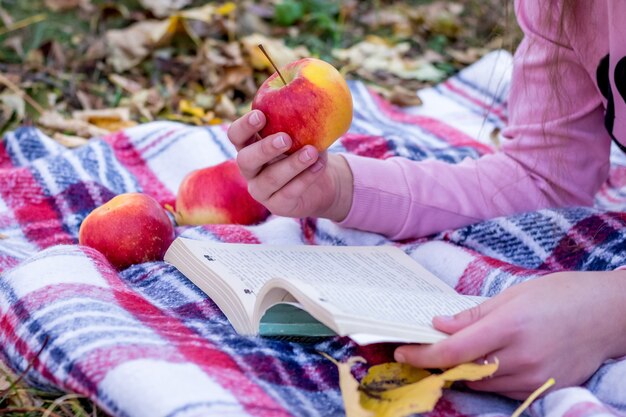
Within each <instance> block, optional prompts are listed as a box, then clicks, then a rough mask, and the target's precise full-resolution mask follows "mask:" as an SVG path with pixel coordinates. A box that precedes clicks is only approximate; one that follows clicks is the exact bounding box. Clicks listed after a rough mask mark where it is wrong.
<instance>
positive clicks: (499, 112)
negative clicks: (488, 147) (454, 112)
mask: <svg viewBox="0 0 626 417" xmlns="http://www.w3.org/2000/svg"><path fill="white" fill-rule="evenodd" d="M443 85H444V86H445V87H446V88H447V89H448V90H450V91H452V92H453V93H456V94H457V95H459V96H461V97H463V98H464V99H466V100H467V101H469V102H471V103H474V104H476V105H477V106H478V107H480V108H482V109H484V110H485V116H487V115H488V114H494V115H496V116H498V117H499V118H500V120H502V121H503V122H506V121H507V116H506V113H505V112H504V110H503V109H502V107H500V106H497V105H495V104H494V105H492V104H488V103H485V102H484V101H482V100H479V99H477V98H475V97H472V96H471V95H469V94H468V93H467V91H465V90H464V89H463V88H460V87H457V86H455V85H454V83H453V82H452V81H451V79H448V80H447V81H445V82H444V83H443Z"/></svg>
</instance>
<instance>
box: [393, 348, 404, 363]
mask: <svg viewBox="0 0 626 417" xmlns="http://www.w3.org/2000/svg"><path fill="white" fill-rule="evenodd" d="M393 358H394V359H395V360H396V362H400V363H404V362H406V359H405V358H404V355H403V354H402V353H400V352H398V351H395V352H394V354H393Z"/></svg>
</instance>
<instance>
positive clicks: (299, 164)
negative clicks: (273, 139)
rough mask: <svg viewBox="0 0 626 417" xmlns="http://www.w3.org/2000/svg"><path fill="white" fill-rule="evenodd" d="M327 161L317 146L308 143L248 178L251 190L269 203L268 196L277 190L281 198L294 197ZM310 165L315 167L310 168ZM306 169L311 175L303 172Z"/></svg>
mask: <svg viewBox="0 0 626 417" xmlns="http://www.w3.org/2000/svg"><path fill="white" fill-rule="evenodd" d="M324 164H325V161H324V160H323V159H320V158H319V153H318V151H317V149H315V147H313V146H310V145H307V146H304V147H303V148H302V149H300V150H298V151H297V152H296V153H294V154H292V155H289V156H288V157H286V158H284V159H281V160H280V161H277V162H274V163H272V164H270V165H267V166H265V167H264V168H263V169H262V171H260V172H259V173H258V174H257V175H256V176H254V177H251V178H250V179H249V180H248V190H249V191H250V195H252V197H253V198H254V199H256V200H258V201H261V202H264V203H265V202H267V203H268V204H269V203H271V201H268V200H271V198H272V197H274V195H275V194H276V193H279V194H277V195H276V197H278V198H285V197H287V198H289V199H292V200H293V199H294V198H297V197H299V196H300V195H301V194H302V191H303V190H304V189H306V186H308V185H309V184H310V183H311V182H312V180H313V179H314V178H315V177H316V175H315V174H316V173H317V172H319V171H320V170H321V168H323V167H324ZM309 167H311V169H307V168H309ZM305 170H306V173H308V175H302V174H304V173H305ZM274 200H276V199H274ZM292 204H293V203H292Z"/></svg>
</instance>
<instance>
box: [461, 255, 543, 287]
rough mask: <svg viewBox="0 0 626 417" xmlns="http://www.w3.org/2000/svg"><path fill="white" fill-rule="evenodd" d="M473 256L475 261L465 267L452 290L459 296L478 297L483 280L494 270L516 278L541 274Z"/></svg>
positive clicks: (483, 257) (499, 261) (488, 258)
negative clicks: (459, 294)
mask: <svg viewBox="0 0 626 417" xmlns="http://www.w3.org/2000/svg"><path fill="white" fill-rule="evenodd" d="M475 256H476V259H474V260H473V261H472V262H470V263H469V264H468V265H467V267H466V268H465V270H464V271H463V274H462V275H461V276H460V277H459V281H458V282H457V284H456V285H455V287H454V289H455V290H456V291H457V292H459V293H461V294H466V295H480V294H481V290H482V288H483V286H484V284H485V278H487V276H488V275H489V274H492V273H494V272H495V270H499V271H500V272H503V273H507V274H512V275H514V276H516V277H526V276H533V275H537V274H538V273H542V272H540V271H536V270H532V269H526V268H522V267H519V266H516V265H512V264H510V263H506V262H503V261H501V260H498V259H495V258H490V257H487V256H483V255H480V254H476V255H475Z"/></svg>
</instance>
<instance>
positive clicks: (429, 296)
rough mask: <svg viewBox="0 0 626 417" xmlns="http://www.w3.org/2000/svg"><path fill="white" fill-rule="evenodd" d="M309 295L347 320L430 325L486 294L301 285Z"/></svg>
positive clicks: (466, 306)
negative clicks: (433, 321)
mask: <svg viewBox="0 0 626 417" xmlns="http://www.w3.org/2000/svg"><path fill="white" fill-rule="evenodd" d="M293 284H294V285H295V286H297V287H299V289H300V290H301V291H303V292H304V293H306V294H307V295H308V297H309V298H311V296H316V297H317V300H315V301H316V302H318V303H320V304H322V305H323V306H324V307H325V308H326V309H327V310H330V311H332V313H333V315H334V316H335V317H340V318H343V319H344V320H345V319H353V320H354V319H358V320H361V319H368V320H371V321H372V322H380V323H389V324H393V325H395V326H406V327H413V326H427V327H430V326H431V323H432V318H433V317H434V316H436V315H453V314H456V313H459V312H461V311H462V310H465V309H467V308H470V307H473V306H475V305H477V304H480V303H481V302H482V301H484V297H473V296H465V295H459V294H448V293H421V292H407V291H400V290H397V289H395V288H388V289H386V290H385V291H371V290H369V289H368V288H362V287H354V286H349V285H343V284H324V285H321V286H316V287H313V286H310V285H308V284H305V283H304V282H302V283H300V284H298V283H295V282H294V283H293Z"/></svg>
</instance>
